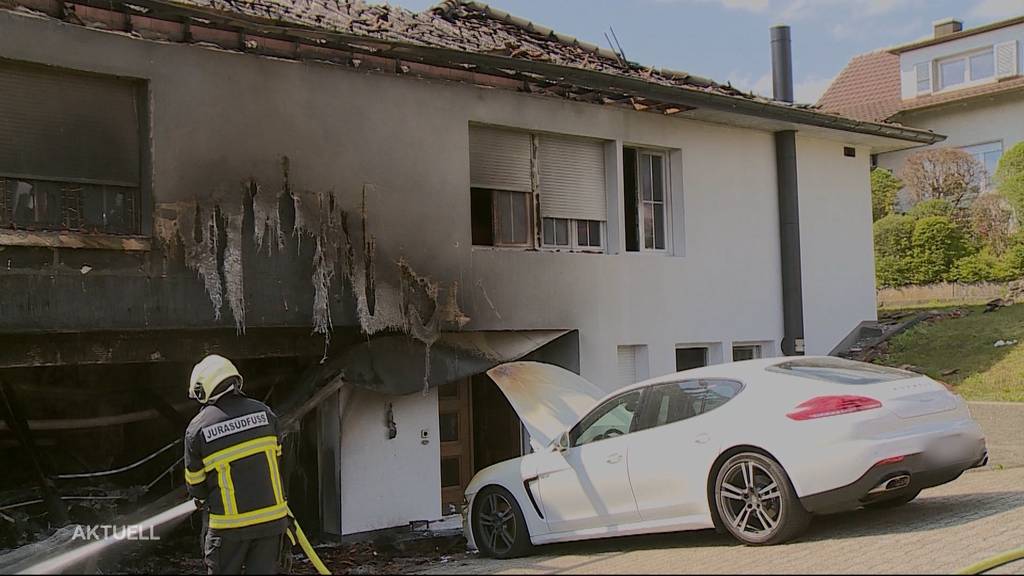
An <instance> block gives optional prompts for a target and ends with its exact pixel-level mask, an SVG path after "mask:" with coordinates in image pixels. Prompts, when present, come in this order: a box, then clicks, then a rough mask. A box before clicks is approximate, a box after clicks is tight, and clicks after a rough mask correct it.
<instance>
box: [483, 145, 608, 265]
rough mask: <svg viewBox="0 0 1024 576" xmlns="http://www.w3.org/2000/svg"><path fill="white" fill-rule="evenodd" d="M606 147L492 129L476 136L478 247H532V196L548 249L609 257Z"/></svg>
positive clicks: (533, 227) (541, 232)
mask: <svg viewBox="0 0 1024 576" xmlns="http://www.w3.org/2000/svg"><path fill="white" fill-rule="evenodd" d="M604 156H605V152H604V144H603V143H602V142H600V141H598V140H591V139H585V138H576V137H570V136H560V135H548V134H543V135H542V134H531V133H529V132H522V131H516V130H507V129H502V128H494V127H488V126H471V127H470V130H469V161H470V162H469V163H470V185H471V187H472V196H471V204H472V206H471V212H472V219H473V227H472V229H473V244H474V245H477V246H520V247H529V246H532V245H533V238H534V236H535V226H534V223H533V221H532V215H533V214H534V209H533V199H534V195H533V193H534V192H536V193H537V198H539V203H540V205H539V211H538V212H539V214H540V218H541V221H540V222H539V223H538V224H537V230H536V231H537V232H539V239H540V243H541V245H542V246H544V247H546V248H564V249H568V250H580V251H603V249H604V227H605V221H606V220H607V219H608V216H607V199H606V185H605V160H604Z"/></svg>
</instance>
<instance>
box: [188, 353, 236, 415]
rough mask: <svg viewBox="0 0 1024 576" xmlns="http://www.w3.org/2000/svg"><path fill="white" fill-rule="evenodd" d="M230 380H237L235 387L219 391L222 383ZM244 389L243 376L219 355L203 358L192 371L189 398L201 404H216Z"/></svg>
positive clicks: (229, 361)
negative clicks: (228, 394)
mask: <svg viewBox="0 0 1024 576" xmlns="http://www.w3.org/2000/svg"><path fill="white" fill-rule="evenodd" d="M229 378H237V380H236V381H235V382H236V383H235V384H234V385H233V386H230V387H228V388H225V389H224V390H217V387H218V386H220V384H221V383H222V382H224V381H225V380H227V379H229ZM241 389H242V375H241V374H239V373H238V369H237V368H235V365H234V364H232V363H231V360H228V359H227V358H225V357H223V356H218V355H217V354H210V355H209V356H207V357H206V358H203V359H202V361H201V362H199V363H198V364H196V367H195V368H193V369H192V377H191V378H190V379H189V383H188V397H189V398H192V399H193V400H195V401H197V402H199V403H200V404H209V403H210V402H216V401H217V399H218V398H220V397H221V396H223V395H224V394H227V393H228V392H230V391H232V390H241Z"/></svg>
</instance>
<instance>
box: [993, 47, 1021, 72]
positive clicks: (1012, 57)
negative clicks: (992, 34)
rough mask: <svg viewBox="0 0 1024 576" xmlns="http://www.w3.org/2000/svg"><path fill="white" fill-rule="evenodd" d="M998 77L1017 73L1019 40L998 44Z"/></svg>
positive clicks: (996, 49) (996, 48)
mask: <svg viewBox="0 0 1024 576" xmlns="http://www.w3.org/2000/svg"><path fill="white" fill-rule="evenodd" d="M995 51H996V78H1006V77H1008V76H1016V75H1017V66H1018V63H1017V41H1016V40H1010V41H1009V42H1002V43H1000V44H996V47H995Z"/></svg>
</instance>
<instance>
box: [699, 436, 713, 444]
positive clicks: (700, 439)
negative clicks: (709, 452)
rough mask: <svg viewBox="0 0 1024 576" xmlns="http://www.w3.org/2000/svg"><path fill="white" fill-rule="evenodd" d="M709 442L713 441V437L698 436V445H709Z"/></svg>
mask: <svg viewBox="0 0 1024 576" xmlns="http://www.w3.org/2000/svg"><path fill="white" fill-rule="evenodd" d="M708 440H711V436H708V435H707V434H698V435H697V439H696V440H695V442H696V443H697V444H707V442H708Z"/></svg>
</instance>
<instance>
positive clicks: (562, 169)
mask: <svg viewBox="0 0 1024 576" xmlns="http://www.w3.org/2000/svg"><path fill="white" fill-rule="evenodd" d="M537 140H538V143H537V168H538V184H539V187H540V214H541V216H543V217H544V218H565V219H574V220H596V221H599V222H604V221H606V220H608V208H607V206H608V202H607V199H606V198H607V194H606V190H607V188H606V187H605V181H604V178H605V171H604V144H603V143H602V142H600V141H597V140H584V139H582V138H570V137H567V136H549V135H547V134H544V135H540V136H537Z"/></svg>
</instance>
